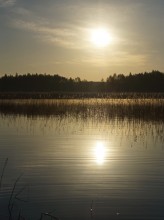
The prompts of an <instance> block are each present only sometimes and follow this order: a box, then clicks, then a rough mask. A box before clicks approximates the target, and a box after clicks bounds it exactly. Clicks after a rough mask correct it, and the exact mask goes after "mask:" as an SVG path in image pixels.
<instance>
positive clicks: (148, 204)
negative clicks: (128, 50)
mask: <svg viewBox="0 0 164 220" xmlns="http://www.w3.org/2000/svg"><path fill="white" fill-rule="evenodd" d="M75 102H76V101H75ZM67 105H68V103H67ZM72 106H73V105H72ZM66 107H67V106H64V109H65V111H62V112H61V109H60V113H59V111H58V114H48V115H46V114H39V113H38V115H37V114H36V113H35V114H32V113H30V114H29V113H28V112H25V113H24V114H23V112H20V111H18V112H17V113H16V111H13V114H12V111H10V113H9V112H4V110H3V111H1V114H0V152H1V153H0V168H1V170H2V168H3V165H4V161H5V158H8V163H7V166H6V168H5V172H4V176H3V179H2V187H1V192H0V216H1V218H3V219H8V218H7V216H8V211H7V206H8V201H9V198H10V196H11V192H12V189H13V185H14V183H15V181H16V179H17V178H18V177H19V175H20V174H22V176H21V178H20V180H19V181H18V183H17V185H16V188H15V190H14V193H13V200H12V201H13V204H14V208H13V211H12V214H13V218H14V217H15V219H17V216H18V213H19V211H20V210H21V214H22V215H23V216H25V217H26V219H30V220H35V219H39V218H40V215H41V213H50V214H52V215H53V216H57V217H59V218H60V219H63V220H67V219H68V220H71V219H72V220H75V219H78V220H85V219H86V220H88V219H96V220H107V219H136V220H142V219H149V220H151V219H154V220H159V219H163V218H164V211H163V210H164V209H163V204H164V135H163V131H164V121H163V120H162V118H161V117H158V115H155V116H152V115H154V114H152V112H149V111H148V112H147V115H145V114H143V117H142V114H141V113H143V110H142V111H141V112H140V113H139V112H138V114H137V115H136V114H130V115H129V112H128V111H127V114H126V111H125V109H124V111H123V110H122V109H121V107H120V105H119V106H117V107H115V109H117V108H118V112H116V111H109V107H108V108H107V107H104V105H98V108H96V109H95V108H91V107H90V106H87V107H86V105H84V103H83V110H79V109H78V108H75V106H73V107H74V109H72V111H71V110H69V111H68V108H66ZM68 107H69V105H68ZM80 109H82V108H81V107H80ZM128 109H129V106H128V107H127V110H128ZM133 109H134V108H133ZM129 111H131V113H132V112H133V111H132V109H129ZM135 111H136V110H135ZM114 112H115V114H114ZM116 113H117V114H116ZM133 113H134V112H133ZM150 114H151V116H150ZM160 114H161V113H160ZM91 208H93V211H92V212H91ZM45 219H48V218H45Z"/></svg>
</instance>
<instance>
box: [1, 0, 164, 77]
mask: <svg viewBox="0 0 164 220" xmlns="http://www.w3.org/2000/svg"><path fill="white" fill-rule="evenodd" d="M96 28H105V29H106V30H108V33H110V35H111V37H112V41H111V43H110V44H109V45H107V46H106V47H102V48H101V47H96V45H94V44H93V42H91V33H92V31H93V30H95V29H96ZM152 69H158V70H160V71H164V0H0V75H4V74H5V73H7V74H15V73H16V72H18V73H20V74H24V73H28V72H30V73H47V74H59V75H62V76H66V77H73V78H74V77H76V76H79V77H80V78H81V79H87V80H101V79H102V78H104V79H106V77H107V76H109V75H110V74H113V73H124V74H129V72H132V73H138V72H144V71H151V70H152Z"/></svg>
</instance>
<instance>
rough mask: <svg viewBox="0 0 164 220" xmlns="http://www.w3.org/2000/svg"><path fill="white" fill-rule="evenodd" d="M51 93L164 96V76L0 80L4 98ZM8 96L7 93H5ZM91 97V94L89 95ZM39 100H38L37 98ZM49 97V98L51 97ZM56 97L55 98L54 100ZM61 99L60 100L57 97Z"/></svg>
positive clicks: (29, 76) (9, 77) (156, 73)
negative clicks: (13, 93)
mask: <svg viewBox="0 0 164 220" xmlns="http://www.w3.org/2000/svg"><path fill="white" fill-rule="evenodd" d="M12 92H18V93H21V94H23V93H29V92H30V93H38V92H39V93H40V92H41V93H51V94H53V95H54V96H55V95H56V96H57V95H58V96H59V95H60V94H61V95H62V94H67V93H68V94H71V93H73V94H79V93H84V94H85V95H87V94H90V95H92V96H93V95H94V96H95V95H96V94H98V96H100V95H101V94H106V93H113V92H114V93H115V92H122V93H125V92H136V93H143V92H147V93H164V73H162V72H160V71H158V70H153V71H152V72H144V73H137V74H131V73H130V74H129V75H127V76H125V75H124V74H113V75H112V76H109V77H107V79H106V81H104V80H102V81H101V82H94V81H87V80H81V79H80V78H79V77H77V78H75V79H72V78H69V79H68V78H66V77H63V76H59V75H48V74H37V73H36V74H30V73H28V74H26V75H19V74H16V75H15V76H13V75H4V76H2V77H1V78H0V93H1V96H0V97H1V98H2V97H3V95H5V93H12ZM3 93H4V94H3ZM87 96H88V95H87ZM37 98H38V97H37ZM47 98H48V97H47ZM51 98H53V97H51ZM56 98H58V97H56Z"/></svg>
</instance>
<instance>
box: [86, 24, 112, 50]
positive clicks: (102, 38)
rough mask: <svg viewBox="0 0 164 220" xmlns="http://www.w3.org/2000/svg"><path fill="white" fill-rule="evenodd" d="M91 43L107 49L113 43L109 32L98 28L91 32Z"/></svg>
mask: <svg viewBox="0 0 164 220" xmlns="http://www.w3.org/2000/svg"><path fill="white" fill-rule="evenodd" d="M90 40H91V42H92V43H93V44H94V45H95V46H96V47H100V48H101V47H106V46H108V44H110V43H111V41H112V37H111V35H110V33H109V31H108V30H107V29H105V28H96V29H93V30H91V39H90Z"/></svg>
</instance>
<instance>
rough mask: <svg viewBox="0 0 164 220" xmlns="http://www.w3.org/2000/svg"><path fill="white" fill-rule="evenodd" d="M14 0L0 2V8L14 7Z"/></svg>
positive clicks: (1, 0)
mask: <svg viewBox="0 0 164 220" xmlns="http://www.w3.org/2000/svg"><path fill="white" fill-rule="evenodd" d="M15 3H16V0H0V7H10V6H13V5H15Z"/></svg>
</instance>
